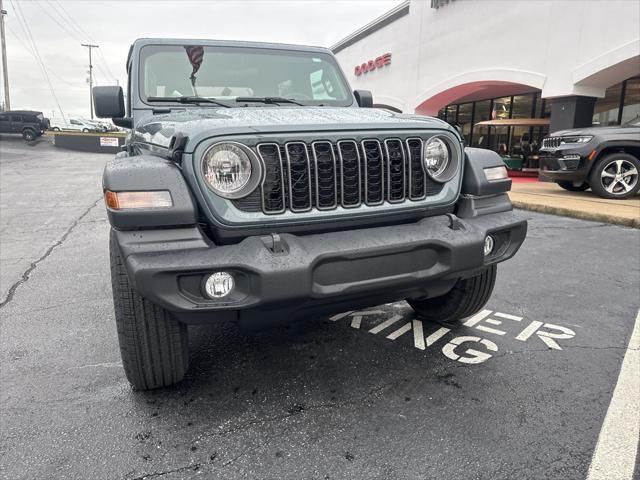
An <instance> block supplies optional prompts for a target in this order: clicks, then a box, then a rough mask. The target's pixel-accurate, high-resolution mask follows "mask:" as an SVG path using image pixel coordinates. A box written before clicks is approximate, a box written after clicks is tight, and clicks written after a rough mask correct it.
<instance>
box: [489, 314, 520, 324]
mask: <svg viewBox="0 0 640 480" xmlns="http://www.w3.org/2000/svg"><path fill="white" fill-rule="evenodd" d="M494 315H495V316H496V317H501V318H506V319H507V320H515V321H516V322H519V321H520V320H522V317H518V316H517V315H509V314H508V313H502V312H496V313H494Z"/></svg>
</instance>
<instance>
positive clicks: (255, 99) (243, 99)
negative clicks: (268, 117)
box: [235, 97, 305, 107]
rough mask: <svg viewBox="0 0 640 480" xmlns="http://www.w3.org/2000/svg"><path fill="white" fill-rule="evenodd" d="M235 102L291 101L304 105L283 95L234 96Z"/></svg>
mask: <svg viewBox="0 0 640 480" xmlns="http://www.w3.org/2000/svg"><path fill="white" fill-rule="evenodd" d="M235 100H236V102H240V103H244V102H258V103H267V104H269V105H277V104H279V103H293V104H294V105H300V106H301V107H304V106H305V105H304V103H300V102H296V101H295V100H292V99H290V98H284V97H236V99H235Z"/></svg>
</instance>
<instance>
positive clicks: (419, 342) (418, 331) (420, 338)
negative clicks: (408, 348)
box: [412, 320, 425, 350]
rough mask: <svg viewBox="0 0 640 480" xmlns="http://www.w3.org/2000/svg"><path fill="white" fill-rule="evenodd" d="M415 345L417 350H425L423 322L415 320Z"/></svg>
mask: <svg viewBox="0 0 640 480" xmlns="http://www.w3.org/2000/svg"><path fill="white" fill-rule="evenodd" d="M412 323H413V344H414V345H415V347H416V348H418V349H420V350H424V349H425V346H424V332H423V331H422V322H421V321H420V320H413V322H412Z"/></svg>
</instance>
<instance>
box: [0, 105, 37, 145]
mask: <svg viewBox="0 0 640 480" xmlns="http://www.w3.org/2000/svg"><path fill="white" fill-rule="evenodd" d="M47 128H49V119H48V118H45V116H44V115H43V114H42V112H36V111H34V110H12V111H8V112H0V133H15V134H20V135H22V138H24V139H25V140H26V141H27V142H30V141H32V140H35V139H36V138H37V137H39V136H40V135H42V134H43V133H44V131H45V130H46V129H47Z"/></svg>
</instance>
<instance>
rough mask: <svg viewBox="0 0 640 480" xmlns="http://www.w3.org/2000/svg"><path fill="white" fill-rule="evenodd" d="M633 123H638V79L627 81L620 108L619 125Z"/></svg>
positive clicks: (639, 96)
mask: <svg viewBox="0 0 640 480" xmlns="http://www.w3.org/2000/svg"><path fill="white" fill-rule="evenodd" d="M634 121H636V122H637V121H640V77H636V78H630V79H629V80H627V85H626V88H625V94H624V106H623V107H622V122H621V124H622V125H624V124H626V123H630V122H634Z"/></svg>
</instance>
